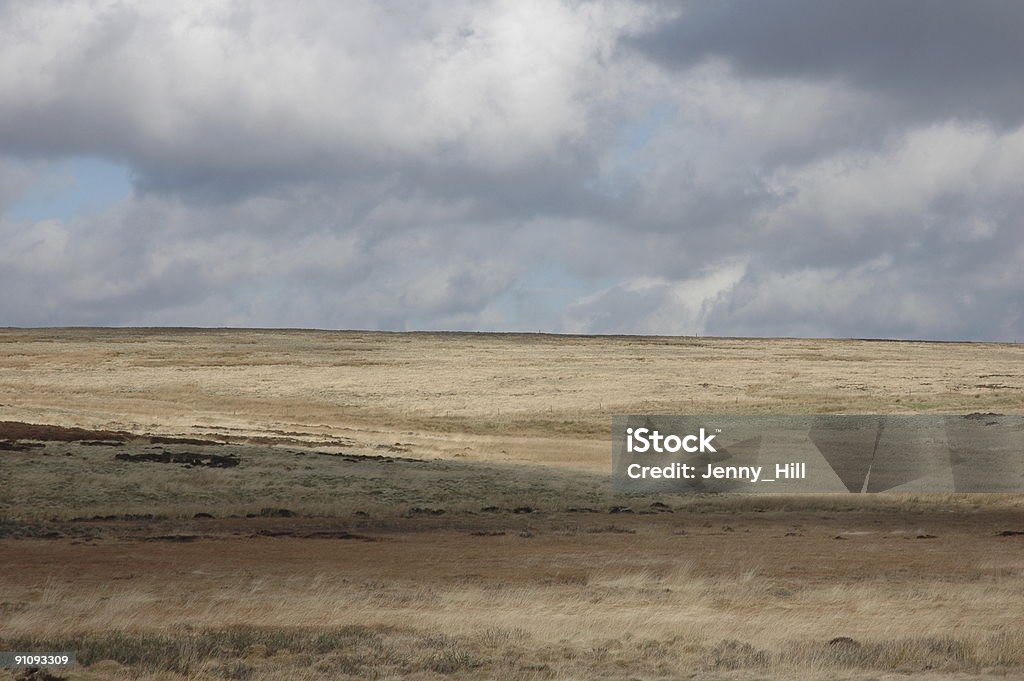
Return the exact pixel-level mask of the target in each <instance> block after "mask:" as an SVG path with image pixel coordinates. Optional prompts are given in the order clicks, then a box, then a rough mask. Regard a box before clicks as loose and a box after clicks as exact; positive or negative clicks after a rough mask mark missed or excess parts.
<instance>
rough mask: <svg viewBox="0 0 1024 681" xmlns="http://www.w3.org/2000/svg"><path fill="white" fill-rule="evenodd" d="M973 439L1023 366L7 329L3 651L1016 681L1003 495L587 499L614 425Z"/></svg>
mask: <svg viewBox="0 0 1024 681" xmlns="http://www.w3.org/2000/svg"><path fill="white" fill-rule="evenodd" d="M978 411H985V412H987V411H993V412H1001V413H1024V347H1022V346H1016V345H986V344H939V343H895V342H876V341H813V340H740V339H696V338H629V337H609V338H597V337H551V336H520V335H480V334H373V333H327V332H299V331H157V330H109V329H107V330H43V331H27V330H7V331H0V421H2V423H0V514H2V518H0V650H15V649H32V650H43V649H53V650H57V649H60V650H75V651H77V653H78V656H79V660H80V662H81V664H80V665H79V666H77V667H75V668H74V669H72V670H70V671H58V672H54V673H55V674H56V675H58V676H61V677H64V678H68V679H126V680H127V679H153V680H161V681H170V680H179V679H254V680H256V681H260V680H264V679H266V680H271V679H281V680H284V679H289V680H291V679H310V680H312V679H339V678H340V679H364V678H378V679H443V678H470V679H508V680H512V679H524V680H525V679H530V680H540V679H555V680H566V681H568V680H569V679H643V680H653V679H677V678H685V679H691V678H692V679H733V680H744V681H746V680H750V681H752V680H753V679H774V680H777V681H783V680H785V681H795V680H796V679H821V680H824V679H850V680H852V679H857V680H867V679H903V678H910V679H915V680H921V681H924V680H942V681H953V680H967V679H981V678H1019V677H1021V676H1024V616H1022V615H1021V613H1024V499H1022V498H1021V497H1020V496H1019V495H998V496H996V495H916V496H907V495H870V496H868V495H864V496H862V495H839V496H815V497H812V496H800V497H784V496H773V497H771V498H766V497H756V496H736V497H732V496H672V495H667V496H662V497H654V496H622V495H615V494H613V493H612V491H611V489H610V485H609V481H608V473H609V470H610V442H609V429H610V417H611V415H612V414H616V413H636V412H660V413H723V412H724V413H787V414H799V413H838V412H842V413H871V412H883V413H893V412H898V413H917V412H936V413H970V412H978ZM3 674H4V672H2V671H0V679H2V678H5V677H4V676H3ZM6 678H18V677H17V676H15V675H14V674H13V673H9V672H8V676H7V677H6ZM35 678H44V677H42V676H37V677H35Z"/></svg>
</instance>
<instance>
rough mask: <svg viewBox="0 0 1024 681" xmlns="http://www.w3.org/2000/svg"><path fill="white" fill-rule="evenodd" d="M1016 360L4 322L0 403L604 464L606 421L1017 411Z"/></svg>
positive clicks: (30, 414)
mask: <svg viewBox="0 0 1024 681" xmlns="http://www.w3.org/2000/svg"><path fill="white" fill-rule="evenodd" d="M1022 366H1024V346H1021V345H1011V344H977V343H920V342H888V341H886V342H879V341H838V340H785V339H776V340H770V339H769V340H748V339H710V338H709V339H704V338H655V337H579V336H536V335H515V334H445V333H436V334H433V333H429V334H428V333H417V334H384V333H364V332H319V331H256V330H251V331H238V330H225V331H219V330H139V329H66V330H59V329H58V330H0V404H3V405H4V406H3V410H2V413H3V415H4V417H5V418H7V419H8V420H17V421H28V422H32V423H57V424H61V425H76V426H82V427H88V428H109V429H112V430H129V431H132V432H153V433H163V434H187V435H201V434H205V433H217V434H220V435H235V436H262V437H273V438H277V439H286V440H288V439H290V440H295V441H302V442H307V443H315V444H321V445H330V444H332V443H334V444H338V443H339V442H340V443H348V442H349V441H353V442H355V444H357V445H358V446H362V447H367V448H369V447H374V446H377V445H381V444H383V445H390V444H393V443H394V442H402V443H408V444H410V445H411V446H410V449H411V451H412V452H413V454H414V455H417V456H424V457H442V458H451V457H454V456H461V457H466V458H471V459H477V460H486V461H496V460H503V461H513V462H535V463H543V464H545V465H551V464H556V465H563V466H570V467H575V468H586V469H589V470H595V471H600V472H602V473H603V472H605V471H606V470H607V456H608V442H607V439H608V432H609V428H610V417H611V415H613V414H626V413H666V414H686V413H764V412H777V413H789V414H797V413H891V412H900V413H912V412H948V413H961V412H972V411H996V412H1003V413H1024V371H1022V370H1021V367H1022ZM569 436H571V437H569Z"/></svg>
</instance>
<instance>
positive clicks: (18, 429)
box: [0, 421, 133, 442]
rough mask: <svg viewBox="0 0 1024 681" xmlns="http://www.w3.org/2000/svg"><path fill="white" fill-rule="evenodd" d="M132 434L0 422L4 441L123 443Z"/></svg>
mask: <svg viewBox="0 0 1024 681" xmlns="http://www.w3.org/2000/svg"><path fill="white" fill-rule="evenodd" d="M132 437H133V436H132V434H131V433H129V432H126V431H123V430H116V431H115V430H87V429H85V428H65V427H64V426H51V425H47V424H43V423H24V422H22V421H0V438H2V439H4V440H40V441H44V442H81V441H82V440H112V441H117V442H125V441H127V440H130V439H131V438H132Z"/></svg>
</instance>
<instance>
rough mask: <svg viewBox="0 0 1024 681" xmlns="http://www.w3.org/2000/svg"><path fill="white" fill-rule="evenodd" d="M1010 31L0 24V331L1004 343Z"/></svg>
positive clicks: (343, 20)
mask: <svg viewBox="0 0 1024 681" xmlns="http://www.w3.org/2000/svg"><path fill="white" fill-rule="evenodd" d="M1021 35H1024V3H1019V2H1012V1H1010V0H1004V1H994V0H974V1H972V2H952V1H950V0H934V1H932V2H924V1H923V0H919V1H914V2H908V1H907V0H884V1H883V0H860V1H858V2H846V1H837V0H770V1H766V2H734V1H731V0H716V1H715V2H706V1H701V2H693V3H687V2H679V3H663V2H653V1H650V0H632V1H631V0H607V1H604V0H595V1H593V2H582V1H581V2H556V1H554V0H551V1H544V2H535V1H533V0H515V1H509V2H488V1H476V0H442V1H438V2H431V1H426V0H402V1H391V0H372V1H366V2H361V1H359V0H347V1H345V2H335V1H333V0H332V1H326V0H325V1H319V0H307V1H305V2H302V3H282V2H277V1H271V0H267V1H257V0H203V1H202V2H190V1H187V0H183V1H182V2H175V3H167V2H112V1H110V2H108V1H101V0H97V1H94V2H76V1H74V0H67V1H49V0H31V1H29V0H26V1H22V2H18V1H14V0H0V326H71V325H91V326H93V325H102V326H108V325H109V326H215V327H224V326H229V327H312V328H331V329H350V328H351V329H382V330H469V331H531V332H532V331H544V332H554V333H630V334H670V335H677V334H682V335H715V336H802V337H870V338H916V339H937V340H985V341H1022V340H1024V180H1022V178H1024V75H1022V74H1024V69H1022V68H1021V64H1024V40H1021V39H1020V36H1021Z"/></svg>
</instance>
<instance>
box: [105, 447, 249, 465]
mask: <svg viewBox="0 0 1024 681" xmlns="http://www.w3.org/2000/svg"><path fill="white" fill-rule="evenodd" d="M114 458H115V459H117V460H118V461H132V462H136V463H139V462H142V463H174V464H181V465H184V466H203V467H206V468H232V467H234V466H237V465H238V464H239V463H241V461H242V460H241V458H239V457H238V456H237V455H235V454H226V455H224V454H207V453H198V452H167V451H159V452H143V453H141V454H129V453H127V452H122V453H121V454H118V455H116V456H115V457H114Z"/></svg>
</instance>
